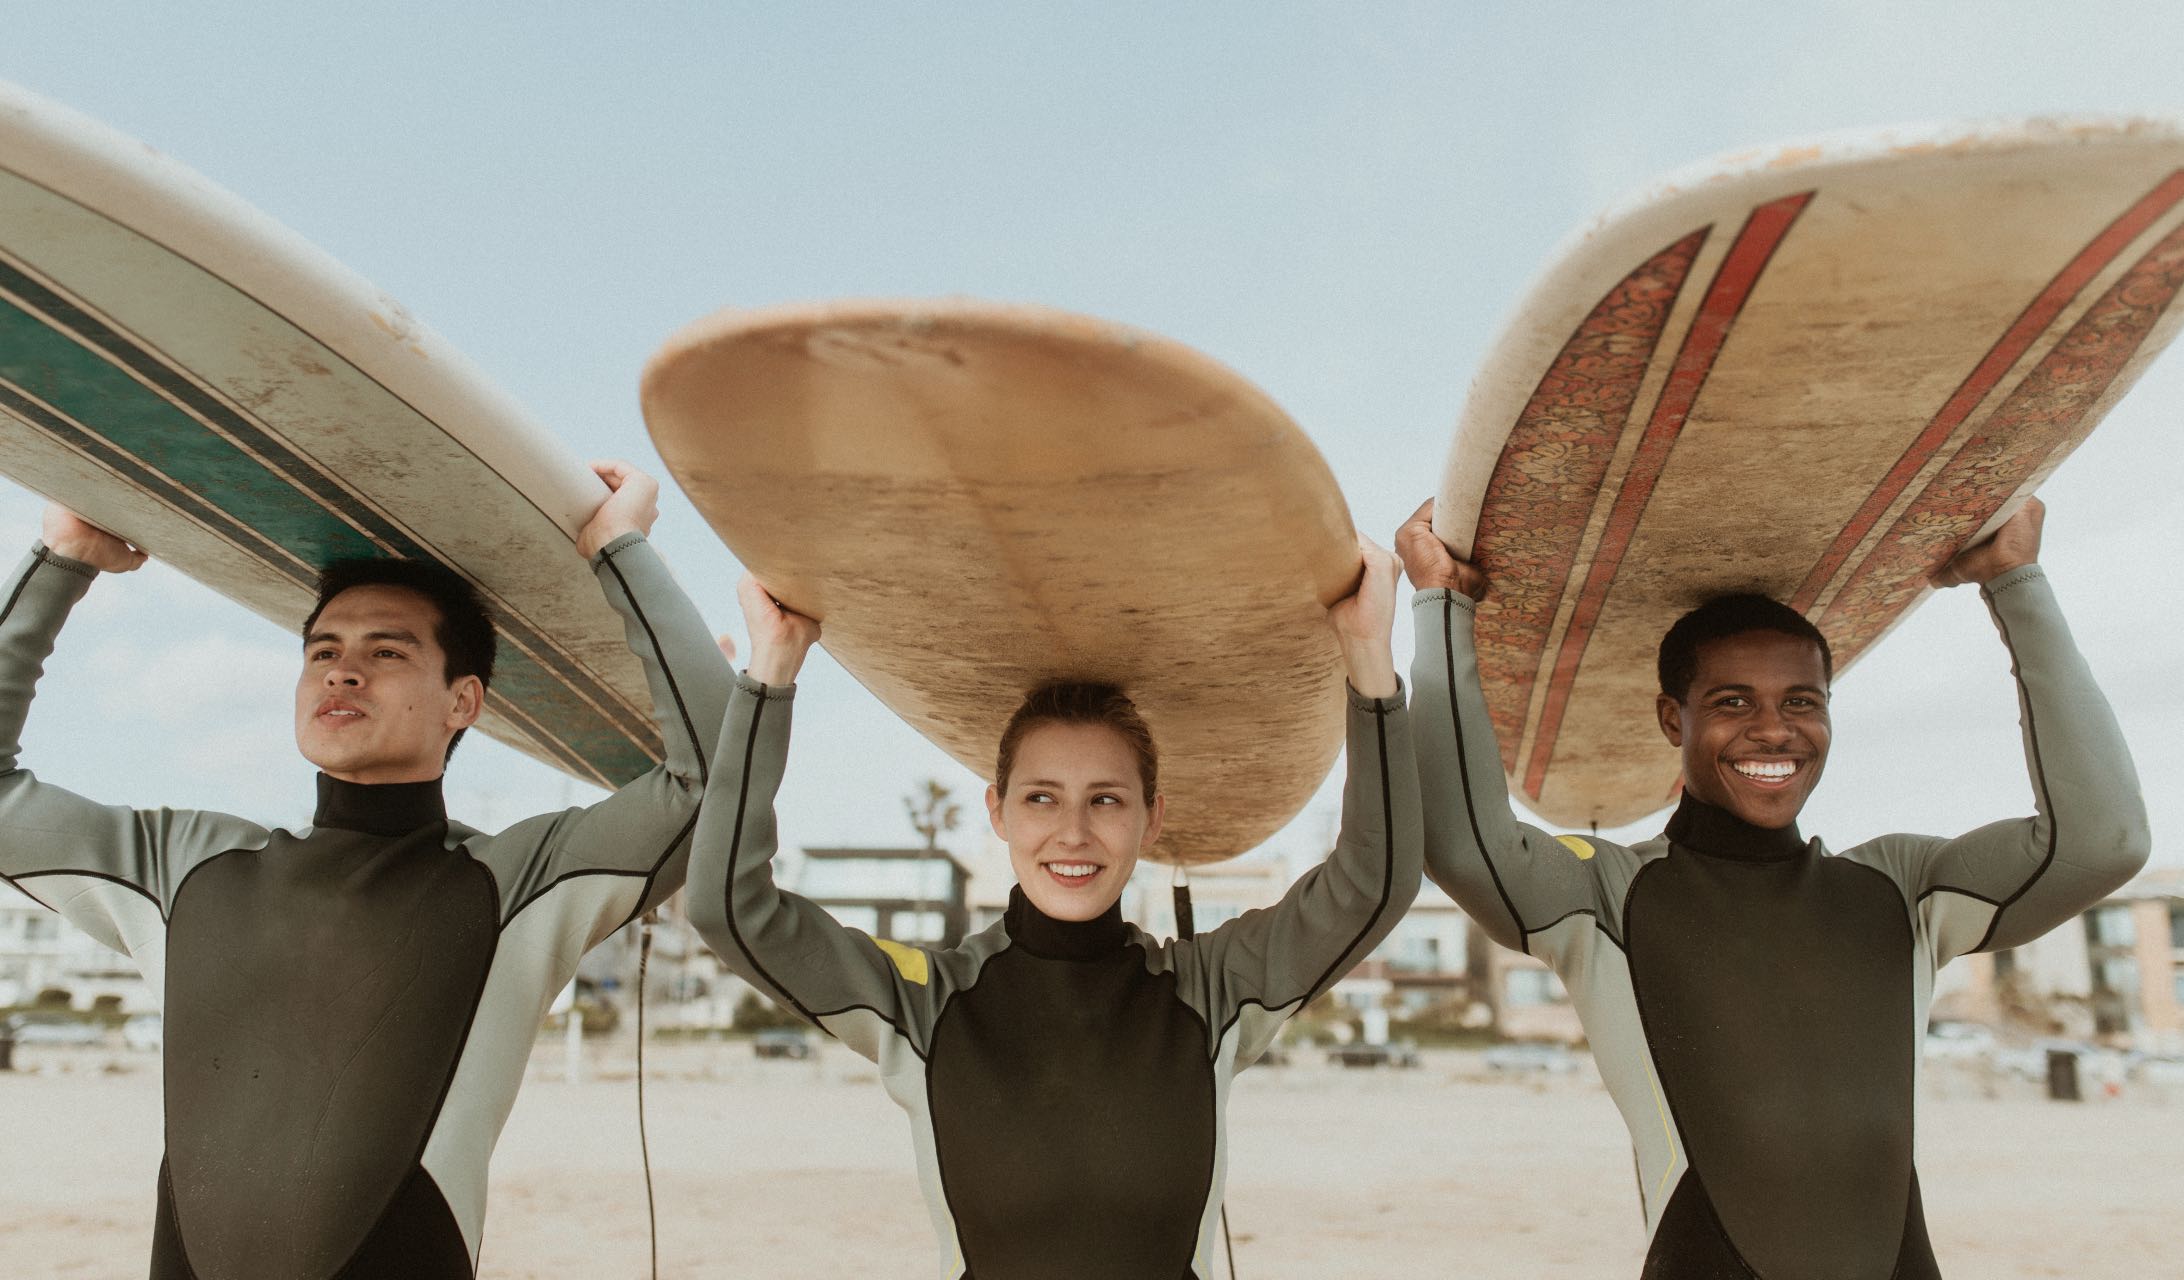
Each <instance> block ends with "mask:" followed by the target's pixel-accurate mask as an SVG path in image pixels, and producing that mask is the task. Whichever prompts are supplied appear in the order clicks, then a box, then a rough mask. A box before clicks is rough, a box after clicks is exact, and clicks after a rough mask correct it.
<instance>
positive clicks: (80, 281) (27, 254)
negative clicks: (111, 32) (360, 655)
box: [0, 84, 659, 786]
mask: <svg viewBox="0 0 2184 1280" xmlns="http://www.w3.org/2000/svg"><path fill="white" fill-rule="evenodd" d="M0 470H5V471H6V473H7V474H8V475H9V476H10V477H12V478H14V479H15V480H17V481H19V482H21V483H22V484H24V485H26V486H27V487H29V488H31V489H35V490H37V491H39V492H40V493H43V494H45V495H46V496H48V497H49V498H53V499H55V500H58V501H60V502H62V503H65V504H66V505H68V506H70V507H72V508H74V509H75V510H77V511H79V512H81V513H82V514H83V515H84V516H85V517H86V518H88V519H90V520H91V521H93V522H94V523H96V524H99V525H102V526H104V527H106V528H108V529H111V530H113V531H114V532H116V533H118V534H120V535H122V536H123V537H126V538H128V539H129V540H130V541H131V542H134V543H136V544H138V545H139V546H142V547H143V548H144V549H145V550H147V551H149V552H151V554H152V555H154V556H156V557H158V558H159V559H161V560H163V561H166V562H167V563H169V564H172V565H174V566H175V567H176V568H178V569H181V570H182V571H183V572H185V573H187V574H189V575H191V576H192V577H194V578H197V579H198V580H200V581H202V582H204V583H206V584H208V585H210V586H211V587H213V588H214V589H216V590H218V591H220V592H221V593H222V594H224V595H227V596H229V597H231V598H233V599H235V600H237V601H239V602H241V603H242V604H244V605H246V606H248V607H249V608H251V609H253V610H255V611H256V612H258V613H260V614H263V615H264V616H265V617H267V618H269V619H272V620H273V621H274V622H276V623H278V624H280V625H281V626H282V627H285V628H288V629H289V630H290V631H294V630H295V628H297V627H298V626H300V625H301V623H302V621H303V617H304V615H305V614H306V613H307V612H308V611H309V609H310V606H311V602H312V582H313V579H314V575H315V572H316V570H317V568H318V567H319V566H320V565H321V564H323V563H325V562H326V561H328V560H332V559H337V558H342V557H348V556H407V557H417V558H427V559H434V560H438V561H440V562H442V563H444V564H448V565H451V566H453V567H454V568H455V569H457V570H458V571H460V572H462V573H463V574H464V575H465V576H467V577H469V578H470V579H471V580H472V581H474V582H475V583H477V584H478V585H479V586H480V587H481V588H482V589H483V591H484V593H485V595H486V598H487V600H488V601H489V602H490V603H491V604H492V605H493V607H494V609H495V610H496V612H497V614H498V619H497V620H498V622H499V623H500V628H501V640H500V653H499V658H498V663H497V668H498V669H497V673H496V676H495V679H494V682H493V689H492V693H491V695H490V696H489V698H488V699H487V706H486V713H485V716H484V718H483V719H482V720H481V722H480V726H481V728H483V729H484V731H485V732H487V733H489V734H491V735H492V736H494V737H496V738H499V739H500V740H502V741H504V742H507V743H509V744H511V745H513V746H515V747H517V748H518V749H520V750H522V751H525V752H527V753H528V754H530V755H532V756H535V757H537V758H538V759H540V760H543V761H546V762H547V763H549V764H552V765H554V766H556V767H558V768H561V769H563V770H565V771H567V772H569V773H571V774H573V775H575V776H577V777H580V778H584V779H586V780H588V781H592V782H596V783H599V784H600V785H603V786H613V785H616V784H618V783H620V782H622V781H624V780H627V779H628V778H631V777H634V776H635V775H636V774H638V773H641V772H643V771H644V770H645V769H647V768H649V767H650V766H651V764H652V762H653V761H654V760H655V759H657V758H658V755H659V744H658V737H657V734H656V733H655V731H654V729H653V726H652V720H651V715H650V711H649V708H650V706H651V700H650V697H649V696H648V694H647V692H646V689H645V685H644V678H643V673H642V671H641V669H640V668H639V666H638V664H637V662H636V660H635V659H634V658H633V657H631V655H630V654H629V651H628V647H627V643H626V641H625V639H624V636H623V629H622V624H621V620H620V618H619V617H618V616H617V615H616V614H615V613H614V612H613V611H612V610H611V609H609V608H608V607H607V605H606V603H605V602H604V600H602V599H601V597H600V593H599V588H598V585H597V584H596V583H595V582H594V581H593V579H592V575H591V574H590V572H589V571H588V570H586V568H585V567H584V565H583V562H582V561H580V560H579V559H578V558H577V557H576V555H575V553H574V551H573V549H572V547H573V541H574V535H575V532H576V530H577V529H579V528H580V527H581V526H582V522H583V521H584V520H585V519H586V518H588V517H589V515H590V513H591V511H592V510H593V509H594V508H595V507H596V506H597V505H598V503H599V501H600V499H601V498H602V497H604V496H605V493H606V490H605V487H604V486H603V485H602V484H600V482H599V480H598V478H597V477H596V476H593V475H592V474H591V473H590V471H589V470H588V469H586V468H585V467H584V466H583V465H582V464H581V463H580V462H579V461H578V460H577V459H576V458H574V457H573V456H571V455H570V454H569V453H568V452H567V451H566V450H564V449H563V448H562V447H561V446H560V444H559V443H558V442H557V441H555V440H554V439H553V437H552V436H550V435H549V434H548V433H547V432H545V431H544V430H542V429H541V428H539V427H538V426H537V425H535V424H534V423H533V422H532V421H531V420H530V419H529V418H528V417H526V416H525V414H524V413H523V411H522V410H520V409H519V408H518V407H517V406H516V405H515V404H514V403H513V402H511V401H510V400H509V399H508V398H507V397H506V396H505V395H503V394H502V393H500V392H499V391H497V390H495V389H494V388H493V386H492V385H491V384H489V383H488V382H487V381H486V380H485V378H484V377H483V376H482V375H480V374H479V373H478V372H477V371H476V370H475V369H473V368H472V367H471V366H470V365H469V364H468V363H467V362H466V361H464V359H463V358H462V357H461V356H460V355H459V354H457V353H456V352H455V350H454V349H453V348H452V347H450V346H449V345H448V344H447V343H446V342H444V341H443V340H441V339H440V338H438V337H436V336H435V335H433V334H432V333H431V332H430V331H429V330H427V329H425V328H424V327H423V326H422V325H420V324H418V323H417V322H416V321H415V320H414V319H412V318H411V316H410V315H409V314H408V313H407V312H406V311H404V310H403V309H402V307H401V306H400V304H398V303H396V302H395V301H394V300H392V299H390V298H388V297H386V296H385V295H384V294H381V293H380V292H379V291H377V290H376V289H374V288H372V287H371V286H370V285H369V284H367V283H366V282H365V281H363V280H361V279H359V278H357V277H356V276H355V275H353V274H351V273H350V272H349V271H347V270H346V269H345V268H343V267H342V266H341V265H340V264H338V263H336V262H334V261H333V260H332V259H331V258H329V257H327V256H326V255H325V254H323V253H321V252H319V251H318V250H317V249H314V248H313V247H312V246H310V245H309V244H307V243H305V242H304V241H303V240H301V239H300V238H298V237H297V236H295V235H294V234H293V233H291V232H289V231H288V230H286V229H285V228H283V227H281V226H279V225H278V224H276V223H274V222H272V221H271V220H270V219H268V218H266V217H265V216H264V215H262V214H260V213H258V212H257V211H256V210H254V209H252V208H250V207H249V206H248V205H246V204H244V203H243V202H242V201H241V200H239V199H237V198H236V197H235V196H233V195H230V194H228V193H227V192H225V191H223V190H221V189H219V188H218V187H215V186H213V185H212V184H211V183H210V182H207V181H206V180H205V179H203V178H201V177H199V176H198V175H196V174H194V173H192V172H190V171H189V170H188V169H185V168H184V167H182V166H181V165H179V164H177V163H175V162H174V161H172V160H169V159H167V158H165V157H163V156H161V155H159V154H158V153H156V152H154V151H152V150H151V149H150V148H148V147H145V146H144V145H142V144H141V143H138V142H135V141H133V140H131V139H129V138H126V137H123V136H122V135H120V134H118V133H115V132H114V131H112V130H110V129H107V128H106V127H104V126H102V125H100V124H98V123H97V122H95V121H92V120H89V119H87V118H85V117H83V116H80V115H78V114H76V113H75V112H72V111H69V110H67V109H65V108H62V107H59V106H56V105H54V104H52V103H49V102H46V101H44V100H42V99H40V98H38V97H36V96H34V95H32V94H29V93H26V92H24V91H23V90H21V89H17V88H14V87H12V86H8V85H4V84H0ZM298 643H299V645H300V644H301V641H300V639H299V641H298Z"/></svg>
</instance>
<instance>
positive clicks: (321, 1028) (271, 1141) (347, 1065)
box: [153, 775, 499, 1280]
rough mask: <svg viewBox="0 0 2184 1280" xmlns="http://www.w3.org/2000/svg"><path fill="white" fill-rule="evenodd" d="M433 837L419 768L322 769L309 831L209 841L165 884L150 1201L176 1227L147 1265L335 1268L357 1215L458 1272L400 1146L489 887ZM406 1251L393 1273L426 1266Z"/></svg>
mask: <svg viewBox="0 0 2184 1280" xmlns="http://www.w3.org/2000/svg"><path fill="white" fill-rule="evenodd" d="M446 840H447V818H446V814H445V812H444V810H442V808H441V800H440V786H439V783H438V782H437V781H434V782H429V783H414V784H404V785H394V786H378V787H362V786H355V785H352V784H349V783H344V782H340V781H337V780H335V779H332V778H328V777H325V776H323V775H322V776H321V777H320V779H319V811H318V815H317V819H316V825H315V826H314V828H313V829H312V830H311V832H310V833H309V834H308V835H304V836H294V835H290V834H288V833H286V832H280V833H277V834H275V835H274V837H273V838H272V840H271V842H270V843H269V844H267V846H266V847H265V848H263V849H256V850H236V851H232V852H229V853H224V854H220V855H218V856H217V857H213V858H210V859H207V860H206V861H205V862H203V863H201V864H199V865H198V867H197V868H196V870H195V871H193V872H192V873H191V875H190V876H189V878H188V879H187V880H185V881H184V882H183V884H182V885H181V887H180V888H179V889H178V890H177V892H176V895H175V902H174V911H173V915H172V918H171V921H170V923H169V926H168V934H167V955H168V964H169V966H170V967H169V970H168V971H169V972H170V973H173V972H182V973H187V974H190V975H192V980H191V981H189V982H175V983H170V984H168V990H167V993H166V1056H167V1063H168V1068H167V1176H166V1178H165V1179H164V1180H163V1185H162V1188H161V1190H162V1194H163V1198H166V1197H167V1196H171V1203H169V1204H166V1205H163V1206H162V1212H161V1217H162V1218H163V1219H167V1218H171V1219H172V1221H173V1224H174V1226H176V1227H177V1228H179V1232H178V1233H177V1234H176V1235H175V1237H174V1238H173V1239H171V1240H170V1242H169V1243H170V1247H171V1249H172V1251H173V1256H167V1257H163V1258H157V1259H155V1262H154V1268H153V1274H154V1275H155V1276H165V1275H168V1274H172V1275H175V1276H193V1275H194V1276H199V1277H204V1278H205V1280H212V1278H213V1277H221V1278H225V1277H230V1276H233V1277H246V1276H248V1277H258V1276H263V1277H267V1280H272V1278H274V1277H294V1276H326V1275H335V1274H337V1273H340V1272H341V1269H342V1268H343V1267H344V1265H345V1264H347V1263H348V1262H349V1261H350V1260H352V1259H354V1258H356V1257H357V1256H359V1254H360V1253H362V1252H368V1251H367V1250H365V1248H364V1245H365V1241H366V1240H367V1238H368V1237H375V1236H387V1237H391V1238H399V1239H403V1240H408V1241H410V1242H412V1245H413V1246H414V1247H415V1248H418V1249H421V1250H422V1253H421V1254H420V1255H418V1257H419V1258H422V1257H439V1258H442V1259H445V1260H447V1261H450V1262H452V1263H454V1264H455V1265H457V1266H459V1268H460V1270H458V1271H451V1272H445V1273H444V1274H448V1275H468V1274H469V1273H470V1263H469V1255H468V1252H467V1250H466V1249H465V1247H464V1244H463V1239H462V1235H461V1232H460V1231H459V1230H458V1229H457V1228H456V1224H455V1222H454V1219H453V1218H452V1217H451V1216H450V1215H449V1213H448V1211H447V1207H446V1205H445V1204H444V1203H443V1202H442V1201H441V1199H440V1196H439V1193H438V1191H437V1190H436V1189H435V1188H434V1187H433V1185H432V1182H431V1179H430V1178H429V1176H427V1175H426V1174H425V1173H424V1171H423V1170H422V1169H421V1168H420V1167H419V1166H418V1158H419V1156H420V1154H421V1153H422V1151H423V1148H424V1145H425V1137H426V1135H427V1133H428V1132H429V1131H430V1129H431V1126H432V1122H433V1119H434V1118H435V1116H437V1115H438V1113H439V1108H440V1100H441V1098H442V1096H443V1095H444V1094H445V1093H446V1091H447V1087H448V1082H449V1079H450V1078H451V1076H452V1075H453V1073H454V1069H455V1061H456V1058H457V1056H458V1054H459V1053H460V1051H461V1049H462V1045H463V1042H464V1038H465V1035H466V1033H467V1032H468V1030H469V1026H470V1019H471V1016H472V1014H473V1012H474V1011H475V1010H476V1008H477V1004H478V997H479V993H480V990H481V989H482V987H483V986H484V984H485V976H486V972H487V970H488V968H489V966H490V965H491V963H492V958H493V948H494V942H495V939H496V937H497V935H498V931H499V930H498V926H499V896H498V894H497V892H496V891H495V887H494V884H493V878H492V875H491V873H489V872H488V871H487V870H486V869H485V867H484V866H483V865H481V864H480V863H478V862H477V861H475V860H474V859H472V858H471V857H469V856H468V855H467V854H465V853H464V852H462V851H461V850H459V849H449V848H448V847H447V845H446ZM213 975H217V979H216V980H210V979H211V978H212V976H213ZM405 1191H406V1194H405ZM390 1210H392V1211H393V1212H392V1213H390ZM417 1215H422V1217H421V1219H420V1220H417V1221H397V1220H394V1219H395V1218H400V1217H414V1216H417ZM434 1234H438V1235H441V1236H444V1237H445V1239H441V1240H434V1239H432V1238H431V1237H432V1236H433V1235H434ZM182 1239H187V1240H188V1242H189V1246H188V1258H187V1260H186V1261H185V1260H184V1259H183V1258H182V1257H181V1256H180V1252H181V1244H180V1241H181V1240H182ZM386 1243H387V1242H386V1241H382V1242H381V1243H380V1245H379V1247H378V1249H377V1251H379V1252H384V1250H385V1247H386ZM418 1265H420V1263H419V1261H418V1260H416V1259H413V1260H411V1261H410V1262H409V1263H408V1266H409V1269H408V1270H405V1271H404V1272H403V1274H409V1275H439V1274H443V1273H442V1272H438V1271H433V1272H425V1271H419V1270H416V1269H415V1268H416V1267H417V1266H418ZM162 1267H164V1268H166V1270H162ZM368 1274H375V1275H376V1274H386V1273H383V1272H370V1273H368Z"/></svg>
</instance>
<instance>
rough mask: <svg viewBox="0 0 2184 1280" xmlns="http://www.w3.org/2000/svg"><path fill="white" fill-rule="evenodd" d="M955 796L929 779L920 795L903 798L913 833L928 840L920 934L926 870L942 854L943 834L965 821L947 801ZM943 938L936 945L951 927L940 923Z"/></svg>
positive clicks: (921, 901)
mask: <svg viewBox="0 0 2184 1280" xmlns="http://www.w3.org/2000/svg"><path fill="white" fill-rule="evenodd" d="M952 794H953V793H952V792H950V791H949V790H948V788H946V787H944V786H942V785H941V784H940V780H939V779H938V778H927V779H926V780H925V782H924V784H923V786H922V787H921V788H920V789H919V790H918V791H915V792H912V793H911V794H909V795H906V796H904V797H903V798H902V807H903V810H904V811H905V812H907V813H908V814H909V815H910V826H911V829H912V830H914V831H916V832H917V833H918V834H919V835H920V836H923V837H924V838H925V856H923V857H921V858H919V859H918V907H917V917H916V918H917V921H918V926H919V932H921V933H922V932H923V931H924V924H925V901H926V895H925V881H926V869H927V868H928V867H930V866H931V865H932V861H933V855H934V854H935V853H938V852H939V851H940V837H941V836H942V834H943V833H945V832H949V831H953V830H955V829H956V823H957V822H959V821H960V820H961V819H962V817H963V811H962V809H961V808H960V807H958V806H957V805H956V804H955V803H954V802H953V801H952V800H950V799H949V798H948V797H949V796H950V795H952ZM940 935H941V936H940V937H939V938H937V939H935V941H936V942H946V941H947V938H948V926H947V923H946V921H945V920H943V922H942V923H941V927H940Z"/></svg>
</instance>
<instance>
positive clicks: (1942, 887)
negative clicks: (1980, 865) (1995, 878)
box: [1918, 884, 2002, 909]
mask: <svg viewBox="0 0 2184 1280" xmlns="http://www.w3.org/2000/svg"><path fill="white" fill-rule="evenodd" d="M1937 893H1953V894H1956V895H1957V896H1959V897H1964V898H1970V899H1971V900H1973V901H1974V902H1984V903H1986V904H1987V905H1988V906H1990V907H1994V908H1997V909H2000V907H2001V906H2002V904H2001V903H2000V902H1997V901H1996V900H1994V899H1993V898H1990V897H1988V896H1987V895H1986V894H1984V893H1980V892H1977V891H1976V890H1972V889H1966V888H1964V887H1962V886H1961V885H1953V884H1937V885H1929V886H1928V887H1927V888H1926V889H1924V890H1922V891H1921V892H1920V893H1919V896H1918V900H1919V901H1920V902H1924V901H1926V900H1927V899H1928V898H1931V897H1933V896H1934V895H1935V894H1937Z"/></svg>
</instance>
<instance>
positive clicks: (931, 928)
mask: <svg viewBox="0 0 2184 1280" xmlns="http://www.w3.org/2000/svg"><path fill="white" fill-rule="evenodd" d="M887 936H888V937H890V938H892V939H894V940H895V941H897V942H930V943H933V944H935V945H938V944H939V943H941V942H943V941H945V940H946V938H947V936H948V917H947V916H944V915H942V914H941V913H940V912H938V911H896V912H891V913H889V915H888V918H887Z"/></svg>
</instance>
